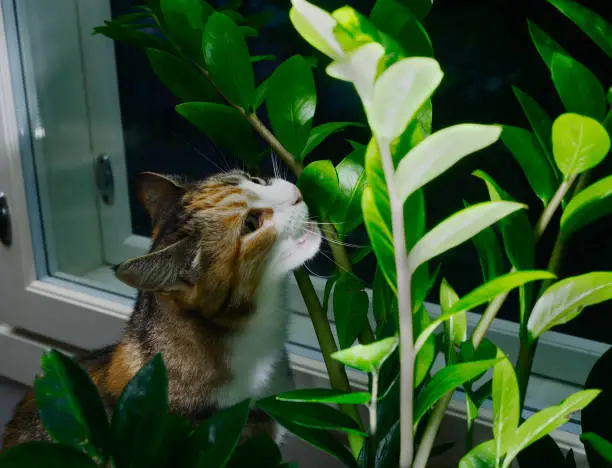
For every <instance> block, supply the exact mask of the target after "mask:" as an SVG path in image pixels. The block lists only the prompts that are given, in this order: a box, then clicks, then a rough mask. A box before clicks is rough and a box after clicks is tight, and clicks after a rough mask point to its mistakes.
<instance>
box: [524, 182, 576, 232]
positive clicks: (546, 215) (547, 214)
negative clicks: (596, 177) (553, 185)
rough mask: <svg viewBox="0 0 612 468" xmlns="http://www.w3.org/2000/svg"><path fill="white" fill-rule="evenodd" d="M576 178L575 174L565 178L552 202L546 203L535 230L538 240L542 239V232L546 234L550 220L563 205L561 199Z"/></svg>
mask: <svg viewBox="0 0 612 468" xmlns="http://www.w3.org/2000/svg"><path fill="white" fill-rule="evenodd" d="M574 180H576V176H575V175H573V176H570V177H568V178H567V179H565V180H564V181H563V182H561V185H559V188H558V189H557V191H556V192H555V194H554V195H553V197H552V198H551V200H550V202H549V203H548V205H546V208H544V211H543V212H542V215H541V216H540V219H538V222H537V224H536V226H535V229H534V231H533V234H534V236H535V238H536V240H538V239H540V237H542V234H544V231H545V230H546V228H547V227H548V224H549V223H550V220H551V219H552V217H553V216H554V214H555V212H556V211H557V209H558V208H559V205H561V201H562V200H563V198H564V197H565V194H566V193H567V191H568V190H569V189H570V187H571V186H572V184H573V183H574Z"/></svg>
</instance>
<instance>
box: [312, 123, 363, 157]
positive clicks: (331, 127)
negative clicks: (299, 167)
mask: <svg viewBox="0 0 612 468" xmlns="http://www.w3.org/2000/svg"><path fill="white" fill-rule="evenodd" d="M351 126H354V127H357V126H360V124H358V123H356V122H327V123H324V124H321V125H317V126H316V127H314V128H313V129H312V130H311V131H310V135H309V136H308V141H307V142H306V146H305V147H304V149H303V150H302V154H301V156H300V160H301V161H304V159H306V156H308V155H309V154H310V153H312V152H313V150H314V149H315V148H316V147H317V146H319V145H320V144H321V143H323V141H324V140H325V139H326V138H327V137H328V136H330V135H331V134H332V133H336V132H339V131H341V130H344V129H345V128H346V127H351Z"/></svg>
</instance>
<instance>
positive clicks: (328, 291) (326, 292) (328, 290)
mask: <svg viewBox="0 0 612 468" xmlns="http://www.w3.org/2000/svg"><path fill="white" fill-rule="evenodd" d="M339 277H340V276H339V275H338V274H337V273H336V274H334V275H332V276H331V277H330V278H328V279H327V281H326V282H325V290H324V291H323V303H322V304H321V305H322V306H323V310H324V311H325V315H327V310H328V309H329V298H330V297H331V293H332V289H333V288H334V284H336V281H338V278H339Z"/></svg>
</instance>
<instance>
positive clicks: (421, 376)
mask: <svg viewBox="0 0 612 468" xmlns="http://www.w3.org/2000/svg"><path fill="white" fill-rule="evenodd" d="M412 322H413V329H414V334H415V336H419V334H420V333H421V332H422V331H423V330H424V329H425V328H427V326H428V325H429V324H430V323H431V318H430V317H429V314H428V313H427V310H426V309H425V306H423V304H421V305H420V306H419V308H418V309H416V311H415V312H414V314H413V316H412ZM436 354H437V353H436V341H435V339H434V337H433V336H429V338H428V339H427V340H426V341H425V342H424V343H423V345H422V346H421V349H419V352H418V354H417V356H416V359H415V361H414V386H415V388H416V387H418V386H419V385H421V384H422V383H423V381H424V380H425V378H426V377H427V375H428V374H429V370H430V369H431V366H432V365H433V363H434V359H435V358H436Z"/></svg>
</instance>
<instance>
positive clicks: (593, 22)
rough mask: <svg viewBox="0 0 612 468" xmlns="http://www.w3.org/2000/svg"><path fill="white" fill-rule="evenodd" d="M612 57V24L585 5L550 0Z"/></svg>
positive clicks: (564, 0)
mask: <svg viewBox="0 0 612 468" xmlns="http://www.w3.org/2000/svg"><path fill="white" fill-rule="evenodd" d="M548 1H549V3H551V4H552V5H554V6H555V7H556V8H557V9H558V10H559V11H560V12H561V13H563V14H564V15H565V16H567V17H568V18H569V19H570V20H572V21H573V22H574V23H576V25H577V26H578V27H579V28H580V29H582V31H584V33H585V34H586V35H587V36H589V37H590V38H591V40H592V41H593V42H595V44H597V45H598V46H599V47H600V48H601V50H603V51H604V52H605V53H606V54H607V55H608V57H610V58H612V25H610V23H608V22H607V21H605V20H604V19H603V18H602V17H600V16H599V15H598V14H596V13H595V12H593V11H591V10H589V9H588V8H586V7H585V6H583V5H581V4H579V3H577V2H573V1H569V0H548Z"/></svg>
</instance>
